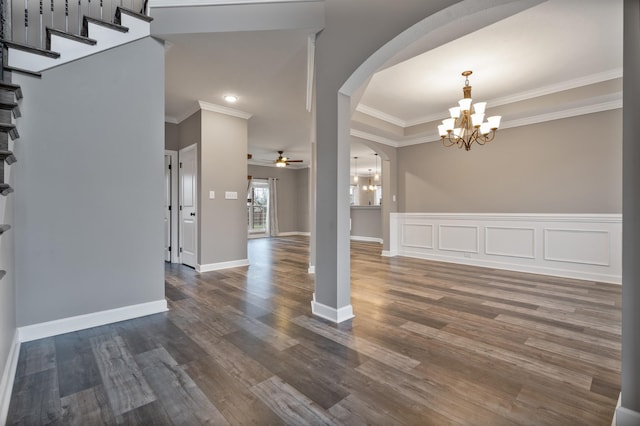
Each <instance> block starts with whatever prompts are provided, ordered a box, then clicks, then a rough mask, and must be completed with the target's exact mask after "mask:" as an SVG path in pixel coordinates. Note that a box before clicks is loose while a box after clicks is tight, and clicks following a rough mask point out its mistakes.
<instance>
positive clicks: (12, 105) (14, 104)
mask: <svg viewBox="0 0 640 426" xmlns="http://www.w3.org/2000/svg"><path fill="white" fill-rule="evenodd" d="M17 107H18V103H17V102H6V101H0V109H14V108H17Z"/></svg>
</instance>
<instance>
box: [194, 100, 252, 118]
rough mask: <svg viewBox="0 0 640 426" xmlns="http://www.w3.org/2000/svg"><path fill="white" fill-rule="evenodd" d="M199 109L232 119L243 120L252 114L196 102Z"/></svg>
mask: <svg viewBox="0 0 640 426" xmlns="http://www.w3.org/2000/svg"><path fill="white" fill-rule="evenodd" d="M198 105H199V106H200V109H201V110H203V111H211V112H217V113H219V114H225V115H230V116H232V117H238V118H244V119H245V120H248V119H250V118H251V117H253V114H250V113H248V112H244V111H240V110H239V109H233V108H229V107H226V106H222V105H216V104H212V103H209V102H205V101H198Z"/></svg>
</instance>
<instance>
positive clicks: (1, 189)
mask: <svg viewBox="0 0 640 426" xmlns="http://www.w3.org/2000/svg"><path fill="white" fill-rule="evenodd" d="M12 192H13V188H11V185H9V184H8V183H0V194H1V195H9V194H11V193H12Z"/></svg>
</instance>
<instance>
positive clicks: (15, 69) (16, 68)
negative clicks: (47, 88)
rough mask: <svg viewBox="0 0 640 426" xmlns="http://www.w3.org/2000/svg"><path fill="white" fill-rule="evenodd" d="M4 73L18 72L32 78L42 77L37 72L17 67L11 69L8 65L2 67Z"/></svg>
mask: <svg viewBox="0 0 640 426" xmlns="http://www.w3.org/2000/svg"><path fill="white" fill-rule="evenodd" d="M4 69H5V71H9V72H14V71H15V72H20V73H22V74H26V75H30V76H32V77H37V78H40V77H42V74H41V73H39V72H37V71H31V70H25V69H23V68H18V67H11V66H9V65H5V66H4Z"/></svg>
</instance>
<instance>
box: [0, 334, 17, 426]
mask: <svg viewBox="0 0 640 426" xmlns="http://www.w3.org/2000/svg"><path fill="white" fill-rule="evenodd" d="M18 336H19V334H18V330H16V332H15V333H14V335H13V342H12V343H11V349H10V350H9V356H8V357H7V362H6V364H5V365H4V371H3V373H2V379H1V380H0V425H3V424H6V422H7V414H9V403H10V402H11V392H12V390H13V381H14V379H15V377H16V369H17V368H18V355H20V339H19V337H18Z"/></svg>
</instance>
